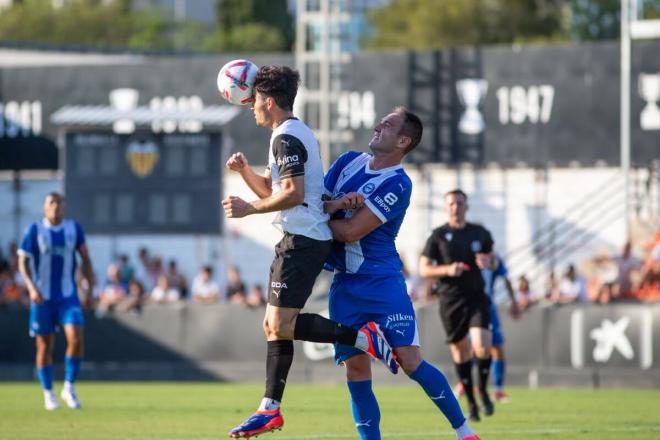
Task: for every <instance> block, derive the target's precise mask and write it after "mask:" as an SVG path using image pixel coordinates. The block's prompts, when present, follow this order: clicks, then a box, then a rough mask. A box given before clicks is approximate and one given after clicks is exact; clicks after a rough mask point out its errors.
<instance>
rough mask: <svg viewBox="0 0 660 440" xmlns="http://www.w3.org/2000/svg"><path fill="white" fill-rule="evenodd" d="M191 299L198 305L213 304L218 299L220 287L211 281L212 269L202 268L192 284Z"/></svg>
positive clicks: (208, 267) (209, 267)
mask: <svg viewBox="0 0 660 440" xmlns="http://www.w3.org/2000/svg"><path fill="white" fill-rule="evenodd" d="M191 292H192V299H193V300H194V301H195V302H197V303H200V304H213V303H216V302H218V299H219V298H220V286H219V285H218V283H216V282H215V281H214V280H213V269H212V268H211V266H204V267H202V270H201V271H200V272H199V273H198V274H197V276H196V277H195V279H194V280H193V283H192V288H191Z"/></svg>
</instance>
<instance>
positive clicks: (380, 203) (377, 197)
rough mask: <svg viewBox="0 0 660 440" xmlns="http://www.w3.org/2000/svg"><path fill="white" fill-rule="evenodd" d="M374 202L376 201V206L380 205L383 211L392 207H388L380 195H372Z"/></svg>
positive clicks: (388, 210)
mask: <svg viewBox="0 0 660 440" xmlns="http://www.w3.org/2000/svg"><path fill="white" fill-rule="evenodd" d="M374 202H376V204H377V205H378V206H380V207H381V208H383V210H385V212H390V211H391V210H392V209H390V207H389V206H387V203H385V200H383V199H381V198H380V196H376V197H374Z"/></svg>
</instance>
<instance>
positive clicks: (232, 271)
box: [227, 265, 246, 304]
mask: <svg viewBox="0 0 660 440" xmlns="http://www.w3.org/2000/svg"><path fill="white" fill-rule="evenodd" d="M245 298H246V291H245V283H244V282H243V280H241V272H240V271H239V270H238V267H236V266H234V265H231V266H229V268H228V269H227V301H229V302H232V303H239V304H244V303H245Z"/></svg>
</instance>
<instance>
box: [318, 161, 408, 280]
mask: <svg viewBox="0 0 660 440" xmlns="http://www.w3.org/2000/svg"><path fill="white" fill-rule="evenodd" d="M372 157H373V155H371V154H369V153H360V152H356V151H349V152H347V153H344V154H342V155H341V156H340V157H339V158H338V159H337V161H336V162H335V163H334V164H333V165H332V166H331V167H330V169H329V170H328V173H327V174H326V176H325V190H326V194H328V195H329V196H330V197H332V199H338V198H340V197H342V196H343V195H344V194H346V193H349V192H359V193H361V194H362V195H363V196H364V197H365V205H366V207H367V208H368V209H370V210H371V212H373V213H374V215H376V216H377V217H378V218H379V219H380V221H381V222H382V223H383V224H382V225H381V226H379V227H378V228H376V229H375V230H373V231H371V232H370V233H369V234H367V235H366V236H365V237H363V238H362V239H361V240H359V241H355V242H352V243H340V242H337V241H335V242H333V245H332V252H331V254H330V257H329V258H328V262H327V264H326V268H328V269H331V270H333V269H338V270H340V271H343V272H347V273H356V274H372V275H389V274H392V273H393V272H399V271H400V270H401V259H400V258H399V254H398V253H397V251H396V246H395V244H394V241H395V239H396V236H397V234H398V233H399V228H400V227H401V223H402V222H403V217H404V216H405V214H406V209H407V208H408V205H410V194H411V192H412V182H411V181H410V178H409V177H408V175H407V174H406V172H405V171H404V170H403V166H402V165H400V164H399V165H396V166H392V167H389V168H385V169H382V170H372V169H371V168H370V167H369V162H370V160H371V158H372ZM353 214H354V211H353V210H348V211H339V212H337V213H335V215H334V216H333V218H335V219H336V218H350V217H351V216H352V215H353Z"/></svg>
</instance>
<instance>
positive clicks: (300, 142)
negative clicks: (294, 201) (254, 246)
mask: <svg viewBox="0 0 660 440" xmlns="http://www.w3.org/2000/svg"><path fill="white" fill-rule="evenodd" d="M268 167H269V168H270V172H271V177H272V188H273V193H276V192H278V191H280V189H281V184H280V182H281V180H282V179H284V178H288V177H294V176H301V175H304V176H305V200H304V203H303V204H302V205H298V206H294V207H293V208H289V209H284V210H282V211H280V212H279V213H278V214H277V217H276V218H275V220H274V221H273V224H274V225H275V226H276V227H278V229H280V230H282V231H283V232H288V233H290V234H299V235H304V236H305V237H309V238H313V239H315V240H330V239H332V232H331V231H330V227H329V226H328V218H329V217H328V215H327V214H326V213H325V212H323V201H322V199H321V197H322V196H323V194H324V192H325V190H324V186H323V163H322V162H321V152H320V151H319V143H318V141H317V140H316V138H315V137H314V133H313V132H312V130H311V129H310V128H309V127H308V126H307V125H305V124H304V123H303V122H302V121H300V120H299V119H297V118H290V119H287V120H286V121H284V122H283V123H282V124H280V125H279V126H278V127H277V128H276V129H275V130H273V134H272V135H271V138H270V150H269V153H268Z"/></svg>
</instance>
